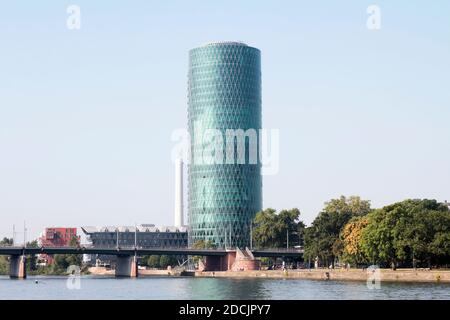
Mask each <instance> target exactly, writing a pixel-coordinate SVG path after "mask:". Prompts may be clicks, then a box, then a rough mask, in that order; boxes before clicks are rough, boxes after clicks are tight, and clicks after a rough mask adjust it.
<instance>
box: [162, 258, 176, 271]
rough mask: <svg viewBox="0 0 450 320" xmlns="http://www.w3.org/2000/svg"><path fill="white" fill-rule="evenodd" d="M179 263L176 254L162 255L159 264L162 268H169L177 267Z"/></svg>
mask: <svg viewBox="0 0 450 320" xmlns="http://www.w3.org/2000/svg"><path fill="white" fill-rule="evenodd" d="M176 265H177V259H176V258H175V257H174V256H169V255H162V256H161V257H160V258H159V266H160V267H161V268H162V269H167V267H168V266H171V267H175V266H176Z"/></svg>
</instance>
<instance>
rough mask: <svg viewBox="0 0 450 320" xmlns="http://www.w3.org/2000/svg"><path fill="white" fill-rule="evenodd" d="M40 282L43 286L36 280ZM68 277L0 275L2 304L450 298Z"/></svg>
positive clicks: (406, 286) (446, 292)
mask: <svg viewBox="0 0 450 320" xmlns="http://www.w3.org/2000/svg"><path fill="white" fill-rule="evenodd" d="M36 280H38V281H36ZM66 282H67V278H66V277H29V278H28V279H27V280H10V279H9V277H5V276H0V300H2V299H163V300H166V299H186V300H197V299H214V300H240V299H279V300H288V299H321V300H330V299H368V300H372V299H447V300H449V299H450V284H449V283H447V284H445V283H441V284H436V283H414V284H413V283H387V282H382V283H381V288H380V289H379V290H377V289H374V290H371V289H369V288H367V286H366V283H365V282H344V281H341V282H339V281H314V280H294V279H289V280H283V279H230V278H189V277H187V278H176V277H160V278H154V277H147V278H144V277H142V278H139V279H115V278H113V277H111V278H107V277H93V276H83V277H82V279H81V289H80V290H69V289H68V288H67V286H66Z"/></svg>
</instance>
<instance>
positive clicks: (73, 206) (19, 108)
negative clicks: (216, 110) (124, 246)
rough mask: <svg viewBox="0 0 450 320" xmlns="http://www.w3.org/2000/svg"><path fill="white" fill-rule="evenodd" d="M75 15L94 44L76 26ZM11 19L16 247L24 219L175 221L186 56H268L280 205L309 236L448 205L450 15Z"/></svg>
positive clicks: (0, 79)
mask: <svg viewBox="0 0 450 320" xmlns="http://www.w3.org/2000/svg"><path fill="white" fill-rule="evenodd" d="M69 5H77V6H79V8H80V10H81V11H80V12H81V20H80V21H81V23H80V29H69V28H68V27H67V19H68V18H69V16H70V14H68V13H67V12H66V10H67V8H68V6H69ZM370 5H377V6H378V8H379V9H380V14H381V15H380V20H379V22H380V27H381V28H380V29H378V30H371V29H369V28H368V27H367V20H368V19H369V18H370V16H371V14H368V13H367V8H368V7H369V6H370ZM1 8H2V9H1V10H0V237H3V236H9V237H11V236H12V228H13V225H14V224H15V225H16V229H17V231H20V230H21V228H22V226H23V223H24V221H26V225H27V229H28V232H27V233H28V235H27V237H28V239H31V238H36V237H37V236H38V234H39V232H41V231H42V230H43V229H44V228H45V227H49V226H74V227H75V226H76V227H79V226H85V225H93V226H95V225H97V226H103V225H134V224H135V223H138V224H140V223H154V224H156V225H171V224H173V212H174V165H173V163H172V161H171V150H172V148H173V147H174V142H173V141H171V134H172V132H173V131H174V130H176V129H179V128H186V126H187V68H188V51H189V50H190V49H191V48H194V47H197V46H199V45H202V44H204V43H206V42H210V41H221V40H240V41H244V42H245V43H247V44H249V45H251V46H254V47H257V48H259V49H260V50H261V56H262V82H263V87H262V90H263V92H262V96H263V109H262V116H263V127H264V128H266V129H279V130H280V131H279V132H280V148H279V171H278V172H277V174H274V175H270V176H265V177H264V178H263V202H264V203H263V206H264V207H272V208H275V209H278V210H280V209H284V208H293V207H297V208H299V209H300V211H301V219H302V220H304V221H305V222H306V223H311V221H312V220H313V219H314V217H315V216H316V215H317V214H318V213H319V212H320V210H321V208H323V205H324V202H326V201H328V200H329V199H331V198H335V197H339V196H340V195H346V196H350V195H359V196H361V197H362V198H363V199H368V200H371V203H372V206H373V207H381V206H384V205H387V204H389V203H392V202H396V201H402V200H404V199H407V198H433V199H437V200H439V201H444V200H447V199H448V200H450V169H449V165H448V164H449V163H450V143H449V140H450V126H449V123H450V121H449V120H450V90H449V88H448V87H449V83H450V23H449V21H450V2H448V1H444V0H441V1H433V2H430V1H406V0H398V1H379V0H373V1H364V0H358V1H356V0H349V1H345V2H344V1H339V2H338V1H298V0H297V1H245V2H244V1H234V0H227V1H193V0H191V1H148V0H147V1H95V3H94V1H87V0H86V1H84V0H83V1H81V0H73V1H71V2H68V1H46V2H45V3H42V2H37V1H34V2H32V1H9V2H5V3H2V6H1ZM185 207H186V206H185ZM16 237H18V238H20V237H21V235H20V233H19V232H18V233H17V235H16Z"/></svg>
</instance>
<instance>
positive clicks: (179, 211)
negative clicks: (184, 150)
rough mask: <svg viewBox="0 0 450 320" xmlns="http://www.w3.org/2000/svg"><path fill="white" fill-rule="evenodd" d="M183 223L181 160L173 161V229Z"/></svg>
mask: <svg viewBox="0 0 450 320" xmlns="http://www.w3.org/2000/svg"><path fill="white" fill-rule="evenodd" d="M183 224H184V222H183V159H181V158H178V159H176V160H175V227H182V226H183Z"/></svg>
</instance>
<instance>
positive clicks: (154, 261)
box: [147, 255, 160, 268]
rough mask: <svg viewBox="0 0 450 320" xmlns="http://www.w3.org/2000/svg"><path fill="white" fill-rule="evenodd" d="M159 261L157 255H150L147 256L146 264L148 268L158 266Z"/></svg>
mask: <svg viewBox="0 0 450 320" xmlns="http://www.w3.org/2000/svg"><path fill="white" fill-rule="evenodd" d="M159 261H160V258H159V256H157V255H151V256H150V257H149V258H148V261H147V265H148V266H149V267H150V268H159Z"/></svg>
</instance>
